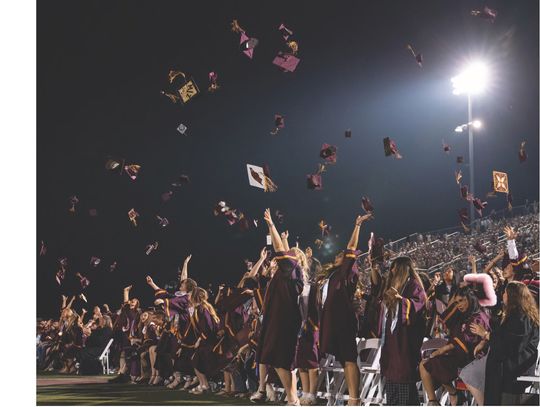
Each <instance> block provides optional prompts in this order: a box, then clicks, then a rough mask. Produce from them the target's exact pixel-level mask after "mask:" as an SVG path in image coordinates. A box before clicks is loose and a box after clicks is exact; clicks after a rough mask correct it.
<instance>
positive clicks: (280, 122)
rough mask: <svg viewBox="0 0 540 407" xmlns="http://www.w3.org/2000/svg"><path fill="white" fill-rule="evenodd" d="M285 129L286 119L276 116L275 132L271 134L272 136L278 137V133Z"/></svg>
mask: <svg viewBox="0 0 540 407" xmlns="http://www.w3.org/2000/svg"><path fill="white" fill-rule="evenodd" d="M284 127H285V117H284V116H282V115H280V114H275V115H274V130H272V131H271V132H270V134H272V135H276V134H277V133H278V131H280V130H281V129H282V128H284Z"/></svg>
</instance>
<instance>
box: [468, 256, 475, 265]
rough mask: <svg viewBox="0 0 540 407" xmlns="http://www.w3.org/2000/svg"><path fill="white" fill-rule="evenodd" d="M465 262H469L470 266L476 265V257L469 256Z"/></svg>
mask: <svg viewBox="0 0 540 407" xmlns="http://www.w3.org/2000/svg"><path fill="white" fill-rule="evenodd" d="M467 260H469V263H470V264H471V265H473V264H476V257H475V256H474V255H473V254H470V255H469V257H468V258H467Z"/></svg>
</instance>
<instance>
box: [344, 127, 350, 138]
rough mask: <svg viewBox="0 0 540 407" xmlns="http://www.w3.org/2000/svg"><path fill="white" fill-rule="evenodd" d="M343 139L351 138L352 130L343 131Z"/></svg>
mask: <svg viewBox="0 0 540 407" xmlns="http://www.w3.org/2000/svg"><path fill="white" fill-rule="evenodd" d="M345 137H346V138H351V137H352V130H351V129H347V130H345Z"/></svg>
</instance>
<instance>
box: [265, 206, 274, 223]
mask: <svg viewBox="0 0 540 407" xmlns="http://www.w3.org/2000/svg"><path fill="white" fill-rule="evenodd" d="M264 220H265V221H266V223H268V224H269V225H271V224H272V223H273V222H272V214H271V213H270V209H265V211H264Z"/></svg>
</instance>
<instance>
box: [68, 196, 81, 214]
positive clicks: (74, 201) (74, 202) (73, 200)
mask: <svg viewBox="0 0 540 407" xmlns="http://www.w3.org/2000/svg"><path fill="white" fill-rule="evenodd" d="M69 203H70V204H71V207H70V208H69V211H70V212H71V213H74V212H75V205H77V204H78V203H79V198H77V197H76V196H75V195H73V196H70V197H69Z"/></svg>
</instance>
